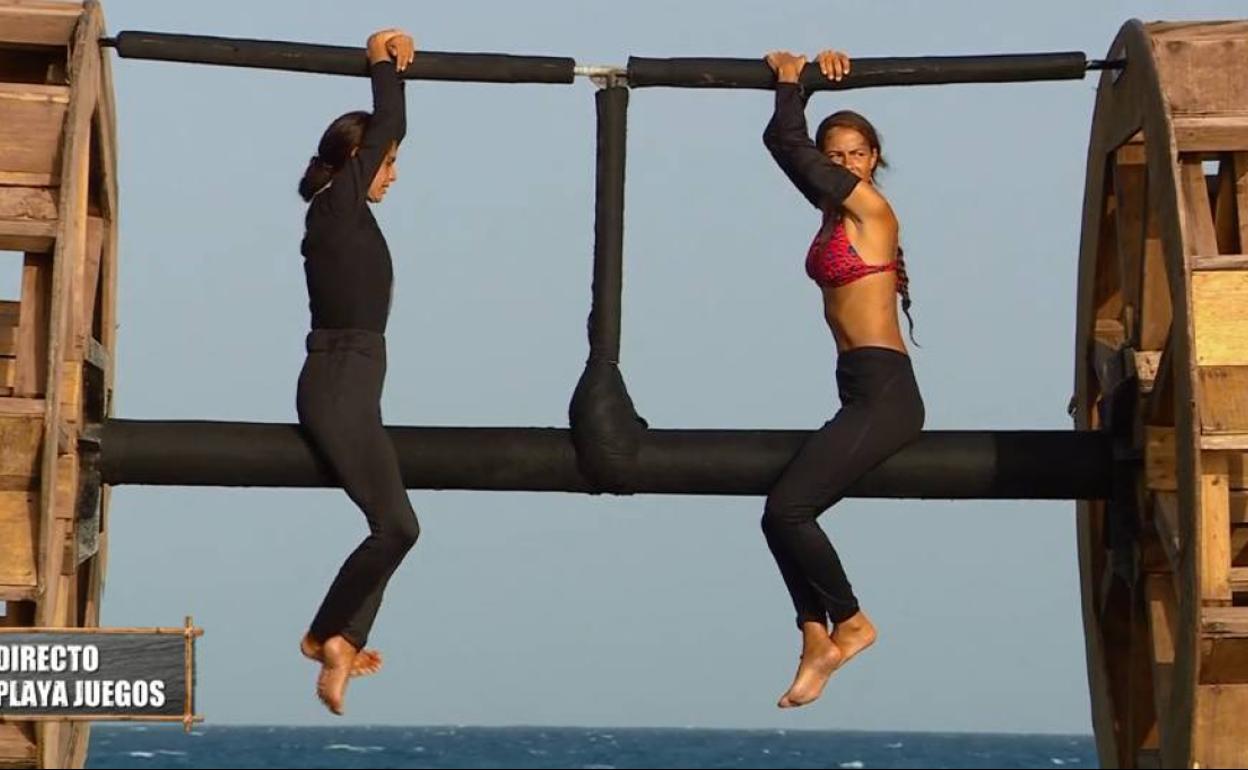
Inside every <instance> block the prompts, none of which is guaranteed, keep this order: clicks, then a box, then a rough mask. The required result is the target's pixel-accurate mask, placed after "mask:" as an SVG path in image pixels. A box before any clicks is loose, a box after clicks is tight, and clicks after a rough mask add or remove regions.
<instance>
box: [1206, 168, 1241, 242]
mask: <svg viewBox="0 0 1248 770" xmlns="http://www.w3.org/2000/svg"><path fill="white" fill-rule="evenodd" d="M1212 184H1213V190H1212V191H1211V192H1212V195H1213V199H1212V201H1211V202H1210V205H1211V206H1212V207H1213V230H1214V235H1215V236H1216V237H1217V239H1218V253H1219V254H1242V253H1243V248H1242V247H1241V246H1240V243H1239V226H1238V222H1237V221H1236V214H1235V169H1234V164H1233V163H1232V161H1231V156H1230V154H1229V153H1222V154H1221V159H1220V162H1219V163H1218V174H1217V176H1216V177H1214V178H1213V180H1212Z"/></svg>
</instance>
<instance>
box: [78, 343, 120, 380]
mask: <svg viewBox="0 0 1248 770" xmlns="http://www.w3.org/2000/svg"><path fill="white" fill-rule="evenodd" d="M83 360H85V361H86V362H87V363H88V364H90V365H91V366H94V367H95V368H96V369H99V370H100V371H101V372H107V371H108V370H109V369H110V368H111V367H112V365H113V364H112V357H111V356H110V355H109V354H108V350H107V349H106V348H105V347H104V346H103V345H101V344H100V341H99V340H97V339H96V338H94V337H88V338H87V348H86V350H84V351H83Z"/></svg>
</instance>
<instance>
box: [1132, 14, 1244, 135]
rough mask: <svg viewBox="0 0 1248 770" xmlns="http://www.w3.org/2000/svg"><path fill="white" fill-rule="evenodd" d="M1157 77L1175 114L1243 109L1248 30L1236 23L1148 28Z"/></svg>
mask: <svg viewBox="0 0 1248 770" xmlns="http://www.w3.org/2000/svg"><path fill="white" fill-rule="evenodd" d="M1149 33H1150V36H1151V37H1152V46H1153V51H1154V58H1155V60H1156V64H1157V74H1158V76H1159V77H1160V80H1161V84H1162V89H1163V92H1164V93H1165V99H1166V101H1167V102H1168V103H1169V107H1170V110H1171V112H1172V113H1173V114H1174V115H1176V116H1177V115H1180V114H1182V113H1219V112H1221V113H1226V112H1231V113H1234V112H1239V111H1242V110H1244V108H1245V106H1244V94H1245V93H1246V92H1248V75H1245V74H1244V73H1246V72H1248V32H1245V31H1244V30H1243V27H1242V25H1241V23H1240V22H1207V23H1205V24H1203V25H1197V24H1188V25H1186V26H1184V27H1183V28H1176V29H1174V30H1167V29H1166V28H1165V27H1159V26H1154V25H1149Z"/></svg>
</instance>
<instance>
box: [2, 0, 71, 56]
mask: <svg viewBox="0 0 1248 770" xmlns="http://www.w3.org/2000/svg"><path fill="white" fill-rule="evenodd" d="M81 13H82V8H81V7H78V6H76V5H67V4H65V3H40V2H29V0H28V1H27V2H21V3H11V2H8V3H3V4H0V42H5V43H18V44H22V45H42V46H68V45H69V41H70V38H72V37H73V34H74V25H75V24H77V23H78V17H79V15H80V14H81Z"/></svg>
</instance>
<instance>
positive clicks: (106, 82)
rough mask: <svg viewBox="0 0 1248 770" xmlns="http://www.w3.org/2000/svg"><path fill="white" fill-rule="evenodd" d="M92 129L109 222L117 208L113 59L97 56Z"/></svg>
mask: <svg viewBox="0 0 1248 770" xmlns="http://www.w3.org/2000/svg"><path fill="white" fill-rule="evenodd" d="M95 132H96V137H97V139H98V142H97V146H98V147H99V157H98V163H99V165H98V169H99V172H100V180H101V185H100V186H101V188H102V192H103V196H102V197H103V199H102V204H103V205H102V211H103V213H104V218H105V219H106V220H109V221H111V222H114V223H115V222H116V221H117V220H118V216H117V215H118V211H117V200H118V198H117V196H118V184H117V107H116V105H115V104H114V96H113V59H112V57H111V56H105V57H103V58H102V59H100V104H99V109H97V110H96V112H95Z"/></svg>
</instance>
